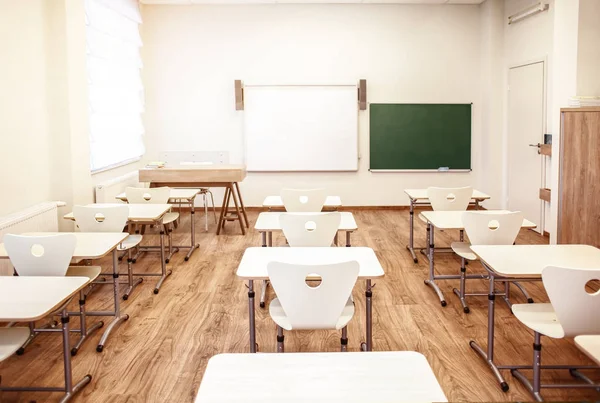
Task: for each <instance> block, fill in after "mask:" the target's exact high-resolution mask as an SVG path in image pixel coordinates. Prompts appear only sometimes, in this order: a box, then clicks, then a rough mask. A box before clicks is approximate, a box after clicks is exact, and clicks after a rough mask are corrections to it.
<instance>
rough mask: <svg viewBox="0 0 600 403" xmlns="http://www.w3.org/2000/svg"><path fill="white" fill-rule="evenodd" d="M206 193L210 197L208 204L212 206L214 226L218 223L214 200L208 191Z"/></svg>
mask: <svg viewBox="0 0 600 403" xmlns="http://www.w3.org/2000/svg"><path fill="white" fill-rule="evenodd" d="M207 193H208V194H209V195H210V203H211V204H212V209H213V215H214V216H215V224H216V223H217V222H218V220H217V209H216V208H215V198H214V197H213V194H212V192H211V191H210V190H207Z"/></svg>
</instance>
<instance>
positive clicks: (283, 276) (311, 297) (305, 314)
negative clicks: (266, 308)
mask: <svg viewBox="0 0 600 403" xmlns="http://www.w3.org/2000/svg"><path fill="white" fill-rule="evenodd" d="M358 270H359V266H358V262H356V261H349V262H343V263H336V264H329V265H325V264H323V265H309V266H306V265H299V264H289V263H281V262H270V263H269V264H268V265H267V273H268V274H269V279H270V280H271V284H272V285H273V290H274V291H275V293H276V294H277V298H278V299H279V302H280V303H281V307H282V308H283V310H284V312H285V314H286V316H287V318H288V320H289V321H290V323H291V326H292V329H336V328H337V322H338V320H339V319H340V315H341V314H342V311H343V309H344V306H345V305H346V302H347V301H348V298H350V294H351V293H352V288H353V287H354V284H355V283H356V279H357V278H358ZM309 275H311V276H313V275H317V276H320V277H321V284H319V285H318V286H316V287H311V286H309V285H308V284H307V283H306V277H307V276H309Z"/></svg>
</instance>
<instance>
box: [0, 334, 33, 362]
mask: <svg viewBox="0 0 600 403" xmlns="http://www.w3.org/2000/svg"><path fill="white" fill-rule="evenodd" d="M28 338H29V328H28V327H2V328H0V361H4V360H5V359H7V358H8V357H10V356H11V355H13V354H14V353H15V352H16V351H17V350H18V349H19V348H21V346H22V345H23V344H24V343H25V342H26V341H27V339H28Z"/></svg>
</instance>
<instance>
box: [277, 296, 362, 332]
mask: <svg viewBox="0 0 600 403" xmlns="http://www.w3.org/2000/svg"><path fill="white" fill-rule="evenodd" d="M269 314H270V315H271V318H273V322H275V323H276V324H277V325H278V326H279V327H281V328H283V329H285V330H292V324H291V323H290V321H289V320H288V318H287V316H286V314H285V312H284V311H283V308H282V307H281V304H280V303H279V299H277V298H275V299H274V300H273V301H271V304H270V305H269ZM353 316H354V301H352V297H350V298H348V301H347V302H346V306H344V309H343V310H342V314H341V315H340V318H339V319H338V322H337V324H336V325H335V328H336V330H339V329H341V328H343V327H344V326H346V325H347V324H348V322H350V319H352V317H353Z"/></svg>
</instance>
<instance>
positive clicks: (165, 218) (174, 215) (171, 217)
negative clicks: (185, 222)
mask: <svg viewBox="0 0 600 403" xmlns="http://www.w3.org/2000/svg"><path fill="white" fill-rule="evenodd" d="M178 218H179V213H167V214H165V215H164V216H163V219H162V223H163V224H171V223H172V222H173V221H175V220H176V219H178Z"/></svg>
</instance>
